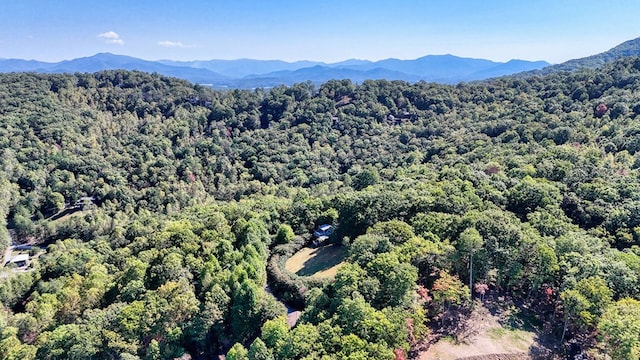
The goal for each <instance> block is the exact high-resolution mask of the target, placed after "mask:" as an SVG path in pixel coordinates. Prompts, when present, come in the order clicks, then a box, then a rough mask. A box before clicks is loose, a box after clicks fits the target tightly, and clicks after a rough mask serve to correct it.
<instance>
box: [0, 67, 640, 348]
mask: <svg viewBox="0 0 640 360" xmlns="http://www.w3.org/2000/svg"><path fill="white" fill-rule="evenodd" d="M639 90H640V58H625V59H622V60H619V61H617V62H614V63H611V64H608V65H605V66H604V67H603V68H600V69H596V70H593V69H591V70H580V71H577V72H570V73H569V72H559V73H555V74H550V75H547V76H544V77H543V76H531V77H527V78H515V77H505V78H500V79H495V80H492V81H488V82H478V83H461V84H459V85H457V86H449V85H437V84H431V83H425V82H419V83H416V84H409V83H405V82H400V81H394V82H389V81H382V80H380V81H365V82H363V83H362V84H353V83H351V82H350V81H347V80H345V81H335V80H334V81H329V82H327V83H325V84H323V85H322V86H319V87H317V88H316V87H314V86H313V85H311V84H310V83H302V84H297V85H294V86H292V87H276V88H273V89H270V90H261V89H258V90H252V91H250V90H229V91H224V92H221V91H213V90H210V89H207V88H205V87H203V86H199V85H192V84H190V83H188V82H185V81H182V80H177V79H173V78H166V77H162V76H159V75H155V74H153V75H152V74H146V73H140V72H127V71H106V72H99V73H95V74H75V75H42V74H34V73H13V74H1V75H0V152H1V154H2V156H1V158H0V161H1V164H0V165H1V167H2V171H1V172H0V198H1V199H2V201H1V202H0V240H2V248H5V247H6V246H8V245H9V244H10V238H9V232H8V231H7V229H11V231H12V232H13V233H14V234H15V237H16V239H17V240H18V241H20V242H29V243H35V244H43V245H47V246H48V247H47V248H46V252H45V253H43V254H41V255H39V256H38V257H37V259H34V260H33V261H32V264H31V268H32V270H30V271H25V272H13V271H10V270H7V271H6V272H5V276H6V277H5V278H3V279H2V280H1V282H0V300H1V301H2V303H3V304H4V310H3V311H2V313H1V314H0V357H2V358H6V359H36V358H37V359H64V358H77V359H82V358H87V359H94V358H105V359H117V358H122V359H136V358H141V359H142V358H144V359H165V358H166V359H171V358H174V357H179V356H181V355H182V354H184V353H185V352H186V353H189V354H190V355H191V356H192V357H193V358H210V357H211V356H213V355H217V354H224V353H226V354H227V359H402V358H405V357H409V356H413V355H415V353H416V352H415V350H416V349H417V347H418V345H419V343H420V341H421V340H422V339H424V338H425V337H426V336H427V334H429V333H431V334H433V333H436V332H446V331H454V330H455V323H456V321H457V320H456V319H457V316H458V315H459V314H464V313H465V309H467V308H468V307H470V306H471V300H470V298H471V295H473V297H478V298H479V294H478V293H473V294H472V292H471V291H470V289H469V287H468V283H469V277H470V275H472V282H473V284H474V288H478V289H481V288H483V287H485V286H486V289H487V291H488V292H490V293H492V294H495V295H499V296H500V297H504V296H506V297H508V298H509V299H513V301H514V303H516V304H517V305H518V306H520V307H521V308H522V309H527V311H528V312H529V313H530V315H531V317H532V318H533V319H535V321H533V322H532V323H533V325H534V326H535V327H536V329H537V330H538V331H539V332H540V333H541V334H542V333H544V334H546V335H548V336H549V337H551V338H552V339H553V341H554V342H555V343H556V344H557V351H558V355H559V356H566V357H570V356H573V355H575V354H577V353H582V354H583V355H584V356H588V357H591V358H605V356H610V357H611V358H613V359H635V358H637V357H638V354H640V340H639V338H638V335H639V334H640V329H639V328H638V326H639V325H638V324H640V302H639V300H640V247H638V244H639V243H640V170H639V168H640V118H639V117H638V115H639V114H640V91H639ZM89 198H92V199H91V200H86V199H89ZM79 201H80V205H77V206H76V204H78V203H79ZM327 223H328V224H332V225H334V226H335V228H336V231H335V232H334V233H333V234H332V235H331V238H330V241H332V242H335V243H338V244H341V245H340V246H341V247H342V248H343V250H344V252H345V253H346V254H347V257H346V259H347V261H346V263H345V264H344V265H343V266H342V267H341V268H340V269H339V270H338V273H337V275H336V277H335V279H334V280H331V279H324V280H318V279H314V278H308V277H302V276H296V275H295V274H291V273H289V272H287V271H286V270H285V269H284V268H283V266H282V263H283V260H286V258H287V257H288V256H291V255H292V254H293V253H294V252H295V251H296V250H298V249H300V248H301V247H302V246H304V245H305V244H308V243H309V242H310V239H311V235H310V232H311V231H312V230H313V229H314V228H315V227H316V226H317V225H319V224H327ZM470 261H472V262H473V273H472V274H470V273H469V265H470V264H469V262H470ZM267 278H268V279H269V283H270V285H271V288H272V289H273V290H274V292H275V293H276V294H277V295H278V296H281V297H282V298H283V299H286V300H287V301H289V303H290V304H291V305H294V306H298V307H301V308H303V312H302V316H301V318H300V320H299V321H298V323H297V324H296V325H295V326H294V327H292V328H289V326H288V325H287V322H286V318H285V314H286V310H285V308H284V306H283V305H282V304H281V303H279V302H278V301H276V300H275V299H274V298H273V296H272V295H271V294H270V293H268V292H267V291H265V285H266V284H267ZM475 285H478V286H475ZM451 329H454V330H451ZM454 335H455V334H454Z"/></svg>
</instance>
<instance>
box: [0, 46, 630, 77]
mask: <svg viewBox="0 0 640 360" xmlns="http://www.w3.org/2000/svg"><path fill="white" fill-rule="evenodd" d="M632 55H640V38H637V39H634V40H630V41H627V42H624V43H622V44H620V45H618V46H616V47H614V48H612V49H611V50H609V51H606V52H603V53H601V54H597V55H593V56H589V57H586V58H583V59H576V60H570V61H567V62H565V63H562V64H558V65H552V66H550V64H549V63H548V62H546V61H525V60H511V61H508V62H506V63H501V62H494V61H490V60H485V59H472V58H463V57H457V56H453V55H428V56H424V57H421V58H418V59H415V60H399V59H385V60H380V61H367V60H357V59H350V60H345V61H341V62H337V63H329V64H328V63H323V62H315V61H296V62H286V61H281V60H252V59H239V60H207V61H170V60H159V61H148V60H142V59H138V58H134V57H130V56H124V55H114V54H110V53H100V54H96V55H93V56H90V57H84V58H78V59H73V60H65V61H61V62H57V63H48V62H41V61H35V60H19V59H0V72H23V71H35V72H43V73H75V72H96V71H101V70H113V69H124V70H139V71H145V72H156V73H159V74H162V75H167V76H174V77H178V78H182V79H186V80H189V81H191V82H194V83H199V84H208V85H211V86H213V87H216V88H256V87H272V86H277V85H282V84H284V85H291V84H293V83H297V82H306V81H311V82H313V83H323V82H326V81H328V80H331V79H351V80H352V81H354V82H359V83H361V82H363V81H364V80H368V79H387V80H404V81H409V82H416V81H420V80H424V81H429V82H439V83H449V84H454V83H458V82H461V81H473V80H484V79H488V78H493V77H499V76H504V75H511V74H516V73H522V72H528V73H548V72H553V71H562V70H573V69H577V68H581V67H596V66H599V65H602V64H604V63H606V62H609V61H614V60H616V59H618V58H620V57H623V56H632Z"/></svg>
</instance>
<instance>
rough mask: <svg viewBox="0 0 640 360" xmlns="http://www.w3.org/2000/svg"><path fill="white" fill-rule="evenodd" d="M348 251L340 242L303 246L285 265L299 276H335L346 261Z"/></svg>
mask: <svg viewBox="0 0 640 360" xmlns="http://www.w3.org/2000/svg"><path fill="white" fill-rule="evenodd" d="M346 256H347V252H346V251H345V249H344V247H342V246H341V245H340V244H330V245H326V246H322V247H318V248H308V247H305V248H302V250H300V251H298V252H297V253H295V254H294V255H293V256H292V257H290V258H289V259H288V260H287V262H286V264H285V267H286V269H287V270H288V271H290V272H292V273H295V274H296V275H299V276H311V277H314V278H333V277H335V276H336V272H337V271H338V268H339V267H340V266H342V264H343V263H344V258H345V257H346Z"/></svg>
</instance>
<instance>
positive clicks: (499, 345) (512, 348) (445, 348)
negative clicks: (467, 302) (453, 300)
mask: <svg viewBox="0 0 640 360" xmlns="http://www.w3.org/2000/svg"><path fill="white" fill-rule="evenodd" d="M498 320H499V318H498V316H495V315H491V313H490V312H489V311H488V309H486V308H485V307H484V306H482V305H479V306H476V307H475V308H474V311H473V313H472V314H471V316H470V317H469V318H468V319H467V320H466V322H467V328H469V331H468V332H469V336H468V337H465V339H464V341H462V342H456V341H453V339H452V338H450V337H443V338H441V339H440V340H439V341H437V342H436V343H435V344H433V345H432V346H431V347H429V349H428V350H427V351H425V352H422V353H420V355H419V356H418V360H455V359H462V358H467V357H472V356H497V354H511V355H513V356H517V357H519V358H522V359H528V358H529V356H528V354H529V353H530V351H531V349H532V348H534V347H536V346H538V345H539V344H538V343H537V341H536V339H537V336H536V333H535V332H533V331H528V330H522V329H515V328H509V327H504V326H502V325H501V324H500V322H499V321H498ZM489 358H490V357H489ZM494 358H497V357H494ZM503 358H504V357H503Z"/></svg>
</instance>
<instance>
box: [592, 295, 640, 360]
mask: <svg viewBox="0 0 640 360" xmlns="http://www.w3.org/2000/svg"><path fill="white" fill-rule="evenodd" d="M598 336H599V339H600V344H601V346H602V347H603V348H604V350H605V352H606V353H607V354H608V355H609V356H611V358H612V359H625V360H632V359H638V358H640V301H638V300H635V299H631V298H624V299H621V300H619V301H617V302H615V303H613V304H611V305H609V306H608V307H607V308H606V309H605V311H604V313H603V314H602V317H601V318H600V321H599V322H598Z"/></svg>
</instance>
